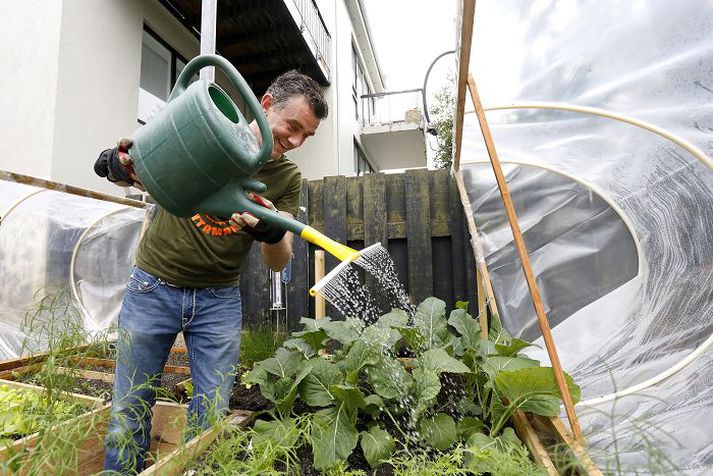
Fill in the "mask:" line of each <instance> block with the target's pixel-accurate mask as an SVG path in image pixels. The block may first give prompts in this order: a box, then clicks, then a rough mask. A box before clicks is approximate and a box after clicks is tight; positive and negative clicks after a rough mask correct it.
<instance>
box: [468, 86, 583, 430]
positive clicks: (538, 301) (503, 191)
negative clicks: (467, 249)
mask: <svg viewBox="0 0 713 476" xmlns="http://www.w3.org/2000/svg"><path fill="white" fill-rule="evenodd" d="M468 88H469V89H470V95H471V99H472V100H473V104H474V105H475V113H476V115H477V116H478V123H479V124H480V130H481V132H482V133H483V140H484V141H485V146H486V148H487V149H488V155H489V156H490V163H491V164H492V166H493V172H494V173H495V179H496V180H497V182H498V188H499V189H500V195H501V196H502V199H503V204H504V205H505V212H506V213H507V216H508V221H509V222H510V228H511V229H512V234H513V238H514V240H515V246H516V248H517V252H518V255H519V257H520V263H521V264H522V271H523V273H524V274H525V280H526V281H527V287H528V288H529V289H530V295H531V296H532V304H533V305H534V306H535V313H536V314H537V320H538V321H539V323H540V329H541V330H542V337H543V338H544V340H545V346H546V347H547V354H548V355H549V357H550V363H551V364H552V370H553V371H554V374H555V379H556V380H557V385H558V386H559V389H560V393H561V394H562V401H563V402H564V409H565V412H566V413H567V418H568V419H569V424H570V426H571V427H572V433H573V434H574V436H575V438H576V439H577V441H578V442H579V443H583V442H584V438H583V437H582V430H581V429H580V427H579V421H578V420H577V414H576V413H575V411H574V403H572V396H571V395H570V393H569V388H567V382H566V380H565V378H564V374H563V372H562V366H561V364H560V360H559V356H558V355H557V348H556V347H555V342H554V340H553V339H552V332H551V331H550V325H549V322H548V321H547V316H546V315H545V308H544V306H543V304H542V298H541V297H540V292H539V290H538V288H537V283H536V282H535V276H534V273H533V272H532V265H531V264H530V258H529V256H528V254H527V248H526V247H525V240H524V239H523V238H522V231H521V230H520V225H519V223H518V221H517V215H516V214H515V207H514V205H513V202H512V197H511V196H510V190H509V188H508V184H507V182H506V180H505V175H504V174H503V170H502V167H500V160H499V159H498V154H497V151H496V150H495V144H494V143H493V136H492V135H491V134H490V127H489V126H488V122H487V120H486V118H485V112H484V111H483V105H482V104H481V102H480V97H479V96H478V90H477V88H476V86H475V80H474V79H473V76H472V75H468Z"/></svg>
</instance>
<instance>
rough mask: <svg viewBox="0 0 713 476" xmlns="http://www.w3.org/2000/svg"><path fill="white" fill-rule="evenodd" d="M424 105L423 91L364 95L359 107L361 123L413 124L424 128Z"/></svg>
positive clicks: (411, 90) (371, 124) (409, 90)
mask: <svg viewBox="0 0 713 476" xmlns="http://www.w3.org/2000/svg"><path fill="white" fill-rule="evenodd" d="M422 103H423V90H422V89H406V90H404V91H391V92H386V93H376V94H364V95H363V96H361V104H360V105H359V111H358V115H359V121H360V123H361V125H362V126H379V125H385V124H395V123H404V124H406V123H413V124H416V125H418V126H419V127H423V125H424V123H425V121H424V119H425V118H424V115H423V110H422Z"/></svg>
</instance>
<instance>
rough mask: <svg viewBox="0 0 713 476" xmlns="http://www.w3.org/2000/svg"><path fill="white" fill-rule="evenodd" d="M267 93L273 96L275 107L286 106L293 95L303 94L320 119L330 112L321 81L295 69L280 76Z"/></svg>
mask: <svg viewBox="0 0 713 476" xmlns="http://www.w3.org/2000/svg"><path fill="white" fill-rule="evenodd" d="M266 93H267V94H270V95H271V96H272V98H273V103H272V104H273V107H274V108H275V109H278V110H279V109H282V108H283V107H285V105H286V104H287V101H289V100H290V98H291V97H293V96H303V97H304V98H305V99H306V100H307V103H309V105H310V107H311V108H312V112H313V113H314V115H315V116H316V117H317V118H318V119H324V118H325V117H327V114H329V107H328V106H327V101H326V100H325V99H324V94H323V93H322V88H321V87H320V85H319V83H317V81H315V80H314V79H312V78H310V77H309V76H307V75H304V74H302V73H300V72H299V71H296V70H294V69H293V70H291V71H288V72H286V73H284V74H281V75H280V76H278V77H277V78H276V79H275V80H274V81H273V82H272V84H271V85H270V87H269V88H267V91H266Z"/></svg>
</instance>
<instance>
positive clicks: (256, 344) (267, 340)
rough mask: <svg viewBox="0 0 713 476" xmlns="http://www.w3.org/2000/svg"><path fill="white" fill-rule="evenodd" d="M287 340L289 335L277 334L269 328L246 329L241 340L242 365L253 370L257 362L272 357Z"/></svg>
mask: <svg viewBox="0 0 713 476" xmlns="http://www.w3.org/2000/svg"><path fill="white" fill-rule="evenodd" d="M285 339H287V334H286V333H283V332H275V331H273V329H272V328H271V327H269V326H265V325H263V326H259V327H256V328H254V329H246V330H244V331H243V334H242V336H241V339H240V365H241V366H243V367H246V368H252V366H253V364H255V362H260V361H261V360H265V359H268V358H270V357H272V355H273V354H274V353H275V351H276V350H277V349H278V348H280V346H281V345H282V343H283V342H284V341H285Z"/></svg>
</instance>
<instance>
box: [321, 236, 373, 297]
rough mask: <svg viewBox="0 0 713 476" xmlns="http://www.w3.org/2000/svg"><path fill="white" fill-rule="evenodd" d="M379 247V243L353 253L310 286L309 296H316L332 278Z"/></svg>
mask: <svg viewBox="0 0 713 476" xmlns="http://www.w3.org/2000/svg"><path fill="white" fill-rule="evenodd" d="M379 247H381V243H374V244H373V245H371V246H367V247H366V248H364V249H363V250H361V251H358V252H356V253H354V254H353V255H351V256H349V257H348V258H347V259H345V260H344V261H342V262H341V263H339V264H338V265H337V266H336V267H335V268H334V269H333V270H332V271H330V272H329V273H327V274H326V275H325V276H324V278H322V279H320V280H319V282H317V283H315V284H314V286H312V287H311V288H310V290H309V295H310V296H316V295H317V293H318V292H320V290H321V289H323V288H324V286H326V285H327V283H329V282H330V281H332V280H333V279H334V278H336V277H337V276H339V275H340V274H341V273H342V272H344V270H345V269H346V268H347V267H348V266H350V265H351V264H352V263H353V262H354V261H357V260H358V259H359V258H361V257H363V256H365V255H369V253H373V252H376V250H377V249H378V248H379Z"/></svg>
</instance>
